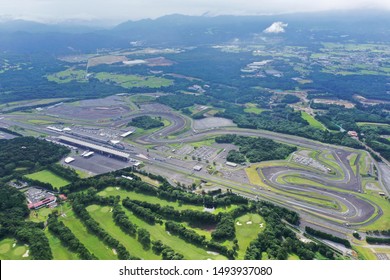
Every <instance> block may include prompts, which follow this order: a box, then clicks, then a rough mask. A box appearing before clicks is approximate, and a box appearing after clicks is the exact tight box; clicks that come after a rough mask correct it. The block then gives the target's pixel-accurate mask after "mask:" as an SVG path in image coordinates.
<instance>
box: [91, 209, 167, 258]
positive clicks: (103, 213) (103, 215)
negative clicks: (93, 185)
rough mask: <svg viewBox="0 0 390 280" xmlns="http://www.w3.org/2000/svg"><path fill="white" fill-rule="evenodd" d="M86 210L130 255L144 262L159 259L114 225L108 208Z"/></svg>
mask: <svg viewBox="0 0 390 280" xmlns="http://www.w3.org/2000/svg"><path fill="white" fill-rule="evenodd" d="M87 210H88V211H89V212H90V214H91V216H92V217H93V218H94V219H95V220H96V221H97V222H99V224H100V225H101V227H102V228H103V229H104V230H106V231H107V232H108V233H109V234H110V235H111V236H112V237H113V238H115V239H117V240H118V241H119V242H121V243H122V244H123V245H124V246H125V247H126V249H127V250H128V251H129V252H130V254H131V255H133V256H136V257H139V258H141V259H145V260H156V259H160V257H159V256H157V255H156V254H154V253H153V251H152V250H151V249H149V250H147V251H145V250H144V249H143V248H142V245H141V244H140V243H139V242H138V241H137V240H136V239H135V238H133V237H131V236H129V235H127V234H126V233H124V232H123V231H122V230H121V229H120V228H119V227H117V226H116V225H115V223H114V220H113V218H112V213H111V212H110V207H108V206H104V207H102V206H97V205H91V206H88V207H87Z"/></svg>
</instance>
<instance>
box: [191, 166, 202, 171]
mask: <svg viewBox="0 0 390 280" xmlns="http://www.w3.org/2000/svg"><path fill="white" fill-rule="evenodd" d="M202 168H203V167H202V166H201V165H195V166H194V167H193V169H194V170H195V171H201V170H202Z"/></svg>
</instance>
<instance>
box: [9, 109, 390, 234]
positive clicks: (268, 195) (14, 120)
mask: <svg viewBox="0 0 390 280" xmlns="http://www.w3.org/2000/svg"><path fill="white" fill-rule="evenodd" d="M141 115H154V116H161V117H163V118H166V119H168V120H169V121H170V122H171V123H172V124H171V125H170V126H168V127H165V128H163V129H161V130H159V131H157V132H155V133H153V134H150V135H144V136H142V137H140V138H138V139H137V141H138V142H139V143H141V144H145V143H149V144H168V143H185V142H194V141H197V140H201V139H204V138H206V137H210V136H215V135H223V134H239V135H243V136H258V137H264V138H269V139H273V140H277V141H282V142H286V143H289V144H293V145H297V146H301V147H304V148H310V149H314V150H328V151H330V152H331V153H332V154H333V155H334V157H335V159H336V161H337V163H338V164H339V166H340V167H341V169H342V173H343V174H341V173H340V174H336V175H339V179H336V180H334V179H335V178H330V177H328V176H327V175H326V174H322V175H320V174H316V173H315V172H314V173H313V172H308V171H302V170H299V172H300V173H301V174H302V175H304V176H305V177H307V178H309V179H312V180H314V181H318V182H320V183H321V184H327V185H329V184H330V183H332V184H336V185H335V186H336V187H339V188H344V189H346V190H349V191H356V192H357V191H359V188H357V187H356V185H357V183H358V181H357V178H356V176H355V175H353V171H352V169H351V168H350V166H349V163H348V159H347V158H346V156H347V155H348V154H349V153H350V152H351V151H353V150H352V149H349V148H345V147H338V146H334V145H329V144H324V143H320V142H316V141H313V140H309V139H305V138H301V137H297V136H291V135H284V134H280V133H274V132H270V131H264V130H250V129H240V128H225V129H218V128H213V129H209V130H207V131H200V132H195V131H193V130H190V131H188V132H186V133H183V134H182V135H180V137H177V138H176V139H166V138H165V137H166V136H168V135H172V134H175V133H179V132H180V131H182V130H183V129H184V128H185V127H186V126H187V125H188V119H187V118H185V117H183V116H181V115H179V114H177V113H173V112H171V111H164V112H151V111H144V112H141V111H138V112H135V113H133V114H131V115H129V116H126V119H121V120H120V122H124V121H127V120H130V119H131V118H133V117H135V116H141ZM23 117H24V116H12V117H10V118H11V119H10V120H7V123H8V124H11V125H19V126H21V127H24V128H26V129H30V130H33V131H37V132H42V131H44V132H45V133H47V134H50V135H53V136H57V135H58V133H56V132H52V131H47V130H45V129H44V128H40V127H37V126H35V125H30V124H25V123H20V122H19V119H23ZM7 119H8V116H7ZM112 125H113V126H115V123H113V124H112ZM126 149H127V151H129V150H130V147H129V146H128V145H126ZM131 150H133V148H131ZM150 153H151V158H153V157H158V156H159V155H158V154H154V152H153V151H151V152H150ZM147 161H148V162H149V163H151V164H153V165H155V166H156V167H159V168H162V169H165V170H172V172H181V173H183V174H187V175H190V176H193V177H199V178H203V179H206V180H208V181H209V182H213V183H216V184H219V185H221V186H225V187H226V188H232V189H235V190H237V191H238V192H240V193H242V194H243V195H245V196H248V197H251V198H253V199H256V198H258V197H261V198H263V199H266V200H269V201H272V202H274V203H276V204H278V205H282V206H284V207H287V208H292V209H294V210H295V211H298V212H299V213H300V214H301V217H302V218H303V219H305V221H306V222H310V223H311V224H313V225H315V224H318V225H327V227H329V228H330V229H332V230H334V231H337V232H342V233H344V234H345V233H351V229H350V228H347V227H345V226H343V225H342V224H340V223H338V222H335V221H333V220H330V219H329V218H334V219H337V220H339V221H340V220H341V221H345V223H361V222H365V221H366V219H367V218H368V217H369V216H371V215H374V214H375V215H376V218H378V217H379V216H380V215H381V214H382V213H381V212H379V213H374V211H375V209H374V208H373V205H371V204H370V203H368V202H366V201H364V200H361V199H359V198H358V197H356V196H354V195H353V194H350V193H347V194H346V193H343V192H337V191H334V190H324V189H320V188H316V187H313V186H310V187H309V188H308V187H307V186H304V187H302V186H295V185H286V184H279V183H277V182H276V177H275V176H274V177H272V175H270V174H272V173H275V172H270V173H269V174H268V175H269V176H267V179H268V180H269V181H270V182H271V184H273V186H274V187H277V188H283V189H284V190H287V191H298V190H299V191H300V192H301V191H302V190H303V189H304V188H306V191H308V192H309V191H310V192H316V193H319V194H321V195H326V196H328V197H330V198H332V199H334V200H336V201H341V202H343V204H344V205H345V206H346V207H347V211H344V212H341V211H337V210H333V209H329V208H324V207H321V206H318V205H313V204H310V203H308V202H306V201H302V200H299V199H296V198H293V197H286V196H285V195H281V194H278V193H274V192H269V191H267V190H263V189H260V188H259V187H258V186H256V185H251V184H245V183H242V182H241V181H239V180H236V181H234V179H235V178H232V179H224V178H221V177H217V176H213V175H209V174H208V173H206V172H203V173H201V174H194V173H193V171H192V170H189V169H188V168H186V167H183V166H181V165H180V164H178V163H177V162H176V163H175V162H174V161H172V162H170V161H166V162H158V161H153V160H147ZM380 170H381V172H380V174H379V175H380V176H382V175H383V174H385V175H386V174H389V173H388V172H387V171H386V169H382V168H380ZM280 172H281V173H280V174H283V172H284V174H288V172H291V171H288V170H281V171H280ZM386 172H387V173H386ZM338 173H339V172H338ZM385 175H383V178H384V179H383V180H384V181H386V182H389V179H390V178H388V177H386V176H385ZM270 176H271V178H270Z"/></svg>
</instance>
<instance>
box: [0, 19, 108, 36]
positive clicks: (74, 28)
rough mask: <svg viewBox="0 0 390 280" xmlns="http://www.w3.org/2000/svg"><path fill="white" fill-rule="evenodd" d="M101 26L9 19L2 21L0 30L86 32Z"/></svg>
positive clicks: (10, 31)
mask: <svg viewBox="0 0 390 280" xmlns="http://www.w3.org/2000/svg"><path fill="white" fill-rule="evenodd" d="M100 29H101V28H98V27H93V26H88V25H83V24H79V23H73V22H64V23H59V24H44V23H39V22H34V21H27V20H9V21H4V22H0V32H7V33H13V32H28V33H52V32H61V33H86V32H93V31H97V30H100Z"/></svg>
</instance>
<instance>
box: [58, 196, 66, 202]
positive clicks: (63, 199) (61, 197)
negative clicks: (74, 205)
mask: <svg viewBox="0 0 390 280" xmlns="http://www.w3.org/2000/svg"><path fill="white" fill-rule="evenodd" d="M58 197H59V198H60V199H61V200H62V201H65V200H67V199H68V197H67V196H66V195H64V194H60V195H59V196H58Z"/></svg>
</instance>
